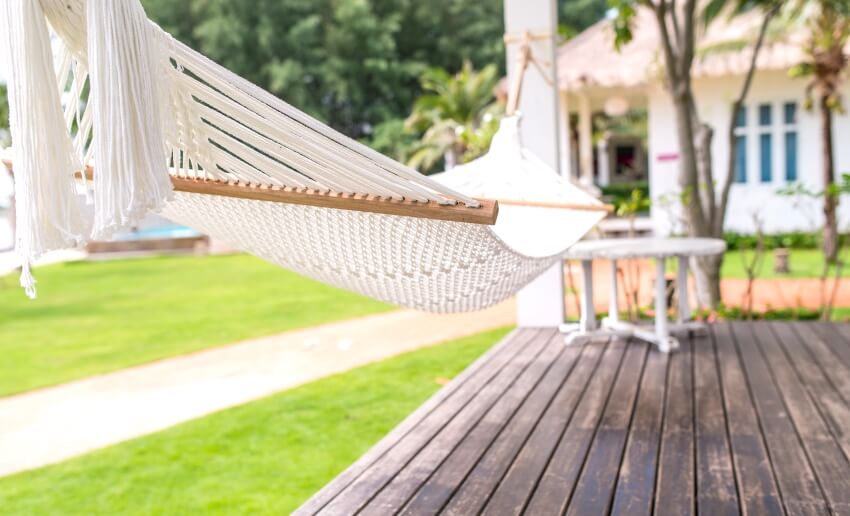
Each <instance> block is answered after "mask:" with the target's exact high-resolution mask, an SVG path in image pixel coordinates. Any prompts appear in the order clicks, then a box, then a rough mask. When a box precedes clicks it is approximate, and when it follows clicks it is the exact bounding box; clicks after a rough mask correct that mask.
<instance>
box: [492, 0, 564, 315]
mask: <svg viewBox="0 0 850 516" xmlns="http://www.w3.org/2000/svg"><path fill="white" fill-rule="evenodd" d="M556 7H557V6H556V3H555V0H505V32H506V33H507V34H512V35H517V36H518V35H521V34H522V33H523V32H525V31H529V32H531V33H534V34H538V33H543V34H548V35H549V37H548V38H546V39H544V40H540V39H534V40H533V41H532V43H531V50H532V52H533V55H534V57H535V58H537V60H538V63H540V64H541V68H542V69H543V72H544V73H545V74H546V76H547V77H545V78H544V77H542V76H541V74H540V71H539V70H538V69H537V67H535V66H530V67H529V68H528V71H527V72H526V76H525V79H524V81H523V87H522V97H520V103H519V111H520V112H521V113H522V115H523V118H522V123H521V124H520V137H521V138H522V142H523V144H524V145H525V147H526V148H527V149H529V150H530V151H531V152H533V153H534V154H535V155H536V156H537V157H539V158H540V159H542V160H543V161H544V162H545V163H546V164H547V165H549V166H550V167H552V170H555V171H557V170H558V165H559V163H558V161H559V160H558V141H559V137H558V92H557V91H556V89H557V88H555V87H553V86H550V85H549V84H548V82H549V81H555V82H556V83H557V76H558V74H557V68H556V59H555V46H556V44H555V38H556V35H557V33H558V26H557V10H556ZM517 49H518V45H517V44H516V43H512V44H508V45H507V59H508V84H510V83H511V78H512V76H513V75H512V74H513V73H515V69H516V64H517V63H516V61H517V59H516V53H517ZM529 230H537V231H558V228H529ZM562 322H564V272H563V264H561V263H558V264H556V265H554V266H553V267H552V268H550V269H549V270H547V271H546V272H544V273H543V275H541V276H540V277H539V278H537V279H536V280H534V281H533V282H531V284H529V285H528V286H527V287H525V288H524V289H522V290H521V291H520V292H519V293H518V294H517V324H518V325H519V326H521V327H557V326H559V325H560V324H561V323H562Z"/></svg>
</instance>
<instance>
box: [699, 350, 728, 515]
mask: <svg viewBox="0 0 850 516" xmlns="http://www.w3.org/2000/svg"><path fill="white" fill-rule="evenodd" d="M693 346H694V412H695V424H696V427H695V431H696V439H695V441H696V473H697V475H696V476H697V478H696V480H697V482H696V490H697V507H699V510H700V512H703V513H705V514H716V515H718V516H719V515H724V514H738V507H739V503H738V490H737V485H736V482H735V472H734V468H733V466H732V451H731V446H730V444H729V439H728V435H727V431H726V411H725V409H724V406H723V397H722V395H721V391H720V377H719V376H718V371H717V366H716V360H715V354H714V345H713V342H712V341H711V339H710V338H709V337H708V336H703V337H700V338H698V339H695V340H694V344H693Z"/></svg>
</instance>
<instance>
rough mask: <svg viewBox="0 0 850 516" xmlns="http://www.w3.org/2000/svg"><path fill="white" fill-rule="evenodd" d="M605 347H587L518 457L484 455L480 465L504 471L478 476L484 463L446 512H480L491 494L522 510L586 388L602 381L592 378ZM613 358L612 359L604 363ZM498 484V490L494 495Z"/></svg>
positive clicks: (507, 508) (503, 505) (496, 501)
mask: <svg viewBox="0 0 850 516" xmlns="http://www.w3.org/2000/svg"><path fill="white" fill-rule="evenodd" d="M605 350H606V345H605V344H590V345H586V346H585V348H584V350H583V352H582V356H581V358H580V359H579V362H578V364H577V365H576V367H575V369H574V370H573V372H572V374H571V375H570V377H569V378H568V379H567V381H565V382H564V384H563V385H562V386H561V388H560V389H559V390H558V394H557V395H556V396H555V399H554V400H552V403H551V404H550V405H549V406H548V407H547V408H546V411H545V412H544V413H543V416H542V417H541V419H540V422H539V423H538V424H537V426H536V427H535V428H534V430H533V431H532V432H531V435H530V436H529V437H528V440H527V441H526V442H525V443H523V444H522V445H521V449H520V451H519V453H517V455H516V457H515V458H514V459H513V460H512V461H511V462H507V461H505V460H499V458H498V457H495V456H490V457H488V458H485V460H484V461H482V462H481V465H484V464H487V463H488V462H489V463H496V464H497V466H496V467H499V468H500V469H502V470H503V471H502V472H501V474H500V475H499V474H498V473H497V475H498V478H497V477H496V476H492V477H490V476H484V475H475V473H476V472H480V473H488V472H489V471H490V470H489V469H486V468H484V467H483V466H482V468H481V469H478V470H477V471H474V472H473V475H475V476H471V477H470V478H468V479H467V481H466V482H465V483H464V485H463V486H461V488H460V489H459V490H458V492H457V493H456V494H455V496H454V497H453V498H452V500H450V502H449V504H448V505H447V506H446V509H445V513H446V514H453V515H457V516H461V515H466V514H476V513H479V512H481V510H482V509H483V508H484V506H485V505H486V504H487V503H488V502H489V501H491V496H492V505H493V506H494V507H498V508H500V509H501V510H502V512H503V513H508V514H518V513H520V512H522V509H523V507H525V505H526V503H527V501H528V498H529V497H530V496H531V493H532V492H533V490H534V487H535V486H536V485H537V479H538V478H539V477H540V475H542V472H543V470H544V468H545V467H546V464H547V463H548V461H549V457H550V456H551V455H552V453H553V451H554V449H555V447H556V446H557V444H558V442H559V440H560V438H561V435H562V434H563V432H564V430H565V428H566V426H567V424H568V423H569V421H570V420H571V419H572V416H573V414H574V411H575V408H576V406H577V405H578V403H579V401H580V400H581V399H582V396H583V395H584V392H585V390H586V389H587V388H589V386H590V385H591V384H593V385H594V386H598V385H599V382H600V380H597V381H596V382H592V381H591V378H593V377H594V376H595V374H596V372H597V371H599V367H600V366H601V364H602V362H601V359H602V357H603V355H604V351H605ZM610 360H611V359H610V358H609V361H608V362H605V363H606V364H607V363H609V362H610ZM497 485H498V491H496V494H493V492H494V490H496V489H497Z"/></svg>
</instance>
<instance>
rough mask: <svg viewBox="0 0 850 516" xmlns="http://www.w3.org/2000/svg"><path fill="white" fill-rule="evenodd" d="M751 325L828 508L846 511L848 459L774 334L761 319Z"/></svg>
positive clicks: (848, 509)
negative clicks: (778, 347) (777, 343)
mask: <svg viewBox="0 0 850 516" xmlns="http://www.w3.org/2000/svg"><path fill="white" fill-rule="evenodd" d="M752 328H753V330H754V334H755V337H756V340H757V341H758V342H759V347H760V348H761V351H762V355H763V356H764V358H765V360H766V362H767V365H768V367H769V368H770V369H771V371H772V373H773V376H774V378H775V379H776V386H777V387H778V389H779V392H780V393H781V395H782V398H783V401H784V403H785V407H786V409H787V410H788V413H789V415H790V416H791V420H792V423H793V424H794V427H795V428H796V429H797V433H798V434H799V436H800V439H801V440H802V442H803V447H804V448H805V450H806V452H807V454H808V456H809V461H810V462H811V464H812V467H813V468H814V472H815V475H816V476H817V478H818V482H819V483H820V485H821V488H822V489H823V491H824V494H825V495H826V498H827V500H828V501H829V505H830V507H831V509H832V510H833V511H836V512H839V513H846V512H850V489H848V487H850V484H848V479H850V462H847V457H845V456H844V453H843V452H842V450H841V447H840V446H839V445H838V442H837V441H836V440H835V438H834V437H833V435H832V433H831V432H830V430H829V427H828V426H827V424H826V421H825V420H824V419H823V417H822V416H821V413H820V411H819V410H818V408H817V406H816V405H815V403H814V401H813V400H812V399H811V398H810V397H809V394H808V392H806V389H805V388H804V387H803V385H802V383H801V382H800V379H799V377H798V376H797V374H796V372H794V369H793V368H792V367H791V364H790V363H789V362H788V360H787V358H786V357H785V354H784V353H782V351H781V350H779V349H777V346H776V345H775V343H776V336H775V335H773V333H772V332H771V331H770V328H769V327H768V326H767V325H766V324H764V323H759V322H756V323H753V324H752Z"/></svg>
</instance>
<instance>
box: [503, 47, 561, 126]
mask: <svg viewBox="0 0 850 516" xmlns="http://www.w3.org/2000/svg"><path fill="white" fill-rule="evenodd" d="M551 37H552V34H550V33H548V32H537V33H532V32H530V31H525V32H523V33H522V34H520V35H519V36H517V35H513V34H505V37H504V40H505V44H506V45H509V44H511V43H519V48H518V49H517V59H516V60H517V64H516V70H515V71H514V76H513V79H512V80H511V87H510V89H509V90H508V104H507V106H506V108H505V114H506V115H507V116H511V115H513V114H515V113H516V111H517V109H518V108H519V99H520V96H521V95H522V83H523V80H524V79H525V72H526V70H528V65H534V67H535V68H536V69H537V71H538V72H539V73H540V77H542V78H543V81H544V82H545V83H546V84H548V85H549V86H554V85H555V81H554V80H553V79H552V78H551V77H549V76H548V75H547V74H546V71H545V69H544V67H549V66H551V64H552V63H550V62H548V61H543V60H540V59H538V58H537V57H535V56H534V53H533V52H532V50H531V43H532V42H533V41H534V40H537V41H545V40H548V39H550V38H551Z"/></svg>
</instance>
